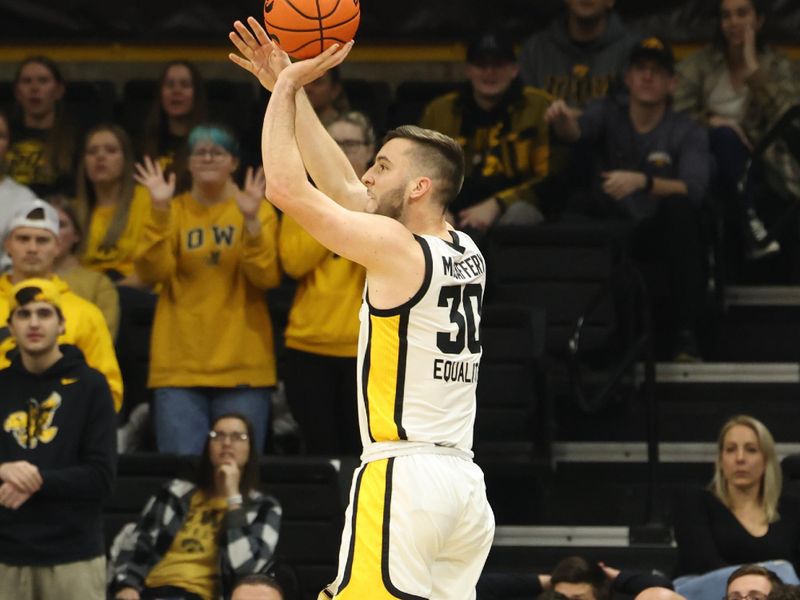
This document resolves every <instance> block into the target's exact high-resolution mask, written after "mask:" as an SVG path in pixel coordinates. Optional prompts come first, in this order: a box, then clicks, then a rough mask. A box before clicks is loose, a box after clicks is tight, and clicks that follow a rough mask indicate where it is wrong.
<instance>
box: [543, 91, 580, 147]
mask: <svg viewBox="0 0 800 600" xmlns="http://www.w3.org/2000/svg"><path fill="white" fill-rule="evenodd" d="M580 114H581V112H580V111H579V110H577V109H575V108H571V107H570V106H568V105H567V103H566V102H564V101H563V100H555V101H554V102H553V103H552V104H551V105H550V106H548V107H547V110H546V111H545V113H544V120H545V121H547V122H548V123H550V125H552V126H553V129H554V130H555V132H556V134H557V135H558V137H560V138H562V139H564V140H566V141H570V142H574V141H576V140H577V139H578V138H579V137H580V134H581V132H580V127H579V126H578V117H579V116H580Z"/></svg>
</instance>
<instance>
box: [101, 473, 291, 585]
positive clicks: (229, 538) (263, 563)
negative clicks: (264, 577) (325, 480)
mask: <svg viewBox="0 0 800 600" xmlns="http://www.w3.org/2000/svg"><path fill="white" fill-rule="evenodd" d="M195 491H197V486H195V485H194V484H193V483H190V482H188V481H183V480H180V479H174V480H172V481H170V482H169V483H168V484H167V485H166V486H164V487H163V488H162V489H161V490H160V491H159V492H158V493H157V494H156V495H155V496H153V497H152V498H150V500H149V501H148V503H147V505H146V506H145V507H144V510H143V511H142V514H141V516H140V517H139V521H138V523H136V526H135V527H134V528H133V529H132V530H130V531H129V532H128V533H127V534H125V535H122V536H121V539H120V540H119V544H118V546H119V553H118V555H117V556H116V557H114V556H112V561H113V566H112V570H111V571H112V579H111V587H112V590H114V591H116V590H119V589H121V588H124V587H132V588H134V589H136V590H141V589H142V588H143V587H144V582H145V579H146V578H147V574H148V573H149V572H150V570H151V569H152V568H153V567H154V566H155V565H156V564H158V562H159V561H161V559H162V558H163V557H164V555H165V554H166V553H167V551H168V550H169V548H170V546H171V545H172V541H173V540H174V539H175V535H176V534H177V533H178V531H180V529H181V527H182V526H183V522H184V520H185V519H186V515H187V513H188V511H189V503H190V501H191V498H192V495H193V494H194V493H195ZM280 524H281V506H280V504H279V503H278V501H277V500H276V499H275V498H273V497H272V496H265V495H264V494H261V493H260V492H257V491H251V492H250V493H249V494H248V495H247V498H246V499H245V502H244V505H243V506H242V507H241V508H239V509H236V510H232V511H230V512H228V514H227V515H226V518H225V520H224V521H223V524H222V529H221V531H220V552H219V562H220V564H219V573H220V583H221V589H222V593H223V596H224V597H227V596H228V594H229V593H230V591H231V589H232V587H233V584H234V583H235V580H236V578H237V577H239V576H242V575H248V574H251V573H260V572H263V571H266V570H267V568H268V567H269V565H270V564H271V562H272V557H273V553H274V552H275V546H276V545H277V543H278V531H279V530H280Z"/></svg>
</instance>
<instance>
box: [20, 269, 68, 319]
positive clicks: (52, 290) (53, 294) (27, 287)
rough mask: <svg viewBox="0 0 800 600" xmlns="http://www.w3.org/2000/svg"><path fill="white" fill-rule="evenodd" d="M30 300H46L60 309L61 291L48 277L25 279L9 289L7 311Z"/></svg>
mask: <svg viewBox="0 0 800 600" xmlns="http://www.w3.org/2000/svg"><path fill="white" fill-rule="evenodd" d="M30 302H47V303H48V304H52V305H53V306H55V307H56V308H57V309H59V310H61V292H59V291H58V287H56V285H55V284H54V283H53V282H52V281H50V280H49V279H40V278H38V277H35V278H33V279H26V280H25V281H20V282H19V283H18V284H17V285H15V286H14V287H13V288H12V289H11V298H10V306H9V312H13V311H15V310H16V309H17V308H19V307H20V306H24V305H25V304H28V303H30Z"/></svg>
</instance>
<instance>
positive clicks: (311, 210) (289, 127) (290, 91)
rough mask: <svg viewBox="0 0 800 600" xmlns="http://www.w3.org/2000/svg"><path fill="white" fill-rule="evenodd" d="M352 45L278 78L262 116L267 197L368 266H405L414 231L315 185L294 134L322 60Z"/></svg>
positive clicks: (340, 56)
mask: <svg viewBox="0 0 800 600" xmlns="http://www.w3.org/2000/svg"><path fill="white" fill-rule="evenodd" d="M349 50H350V45H345V46H344V47H341V48H339V47H338V46H334V47H331V48H329V49H328V50H326V51H325V52H323V53H322V54H320V55H319V56H318V57H316V58H313V59H308V60H305V61H301V62H298V63H295V64H294V65H292V66H291V67H289V68H287V69H286V70H284V71H283V72H282V73H281V75H280V76H279V77H278V80H277V83H276V84H275V89H274V90H273V93H272V98H271V99H270V102H269V104H268V105H267V111H266V114H265V115H264V129H263V132H262V144H261V148H262V156H263V161H264V171H265V173H266V178H267V185H266V196H267V198H268V199H269V200H270V202H272V203H273V204H274V205H275V206H277V207H278V208H280V209H281V210H282V211H284V212H285V213H286V214H288V215H290V216H291V217H292V218H294V219H295V220H296V221H297V222H298V223H299V224H300V225H301V226H302V227H303V228H304V229H305V230H306V231H308V232H309V233H310V234H311V235H312V236H314V237H315V238H316V239H317V240H319V242H320V243H322V244H323V245H324V246H326V247H327V248H329V249H330V250H332V251H333V252H336V253H337V254H340V255H341V256H344V257H345V258H348V259H350V260H353V261H355V262H357V263H360V264H362V265H364V266H365V267H366V268H367V269H369V270H372V271H377V272H389V271H393V270H397V269H401V268H402V265H403V264H404V263H405V264H406V265H407V264H408V260H409V258H410V257H411V256H412V255H414V257H415V258H417V257H416V254H417V253H419V254H420V255H421V251H420V250H419V246H418V245H417V243H416V242H415V241H414V238H413V235H412V234H411V233H410V232H409V231H408V229H406V228H405V227H404V226H403V225H401V224H400V223H399V222H397V221H395V220H394V219H391V218H388V217H385V216H380V215H374V214H367V213H363V212H359V211H352V210H347V209H346V208H344V207H342V206H339V205H338V204H336V203H335V202H333V201H332V200H331V199H330V198H329V197H328V196H326V195H325V194H323V193H322V192H321V191H319V190H318V189H316V188H315V187H314V186H312V185H311V184H310V183H309V181H308V179H307V178H306V172H305V167H304V165H303V160H302V157H301V155H300V151H299V148H298V146H297V140H296V138H295V121H296V119H295V116H296V105H295V96H296V94H297V91H298V89H300V87H301V86H302V85H304V84H305V83H306V82H307V80H308V77H309V76H310V75H309V73H311V72H312V71H313V70H314V69H316V68H317V66H316V65H307V64H306V63H312V62H315V61H316V62H319V63H321V64H322V65H323V67H324V68H331V67H333V66H335V65H336V64H338V63H340V62H341V61H342V60H344V57H345V56H347V53H348V52H349Z"/></svg>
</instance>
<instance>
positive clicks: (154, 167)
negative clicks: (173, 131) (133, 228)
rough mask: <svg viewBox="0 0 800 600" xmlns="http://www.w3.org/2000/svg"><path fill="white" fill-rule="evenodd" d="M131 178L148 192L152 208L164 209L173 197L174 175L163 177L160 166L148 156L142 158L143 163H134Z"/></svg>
mask: <svg viewBox="0 0 800 600" xmlns="http://www.w3.org/2000/svg"><path fill="white" fill-rule="evenodd" d="M134 168H135V171H136V172H135V173H134V174H133V178H134V179H135V180H136V182H137V183H139V184H140V185H143V186H144V187H146V188H147V191H148V192H150V198H151V199H152V201H153V206H155V207H156V208H161V209H166V208H168V207H169V201H170V200H171V199H172V197H173V196H174V195H175V173H170V174H169V177H165V176H164V171H162V170H161V165H160V164H158V162H157V161H153V160H151V159H150V157H149V156H145V157H144V161H143V162H141V163H136V165H135V167H134Z"/></svg>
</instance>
